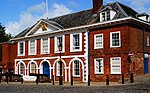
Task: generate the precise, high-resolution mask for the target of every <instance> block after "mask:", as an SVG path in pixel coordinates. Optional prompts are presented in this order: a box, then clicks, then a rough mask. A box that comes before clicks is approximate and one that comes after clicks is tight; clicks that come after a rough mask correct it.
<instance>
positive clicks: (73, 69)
mask: <svg viewBox="0 0 150 93" xmlns="http://www.w3.org/2000/svg"><path fill="white" fill-rule="evenodd" d="M75 61H78V62H79V75H75V70H74V69H75V68H74V66H75ZM72 66H73V67H72V68H73V77H80V73H81V72H80V61H79V60H74V61H73V65H72Z"/></svg>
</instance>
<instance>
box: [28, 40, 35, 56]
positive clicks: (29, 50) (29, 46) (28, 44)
mask: <svg viewBox="0 0 150 93" xmlns="http://www.w3.org/2000/svg"><path fill="white" fill-rule="evenodd" d="M31 41H34V43H35V46H34V47H35V51H34V53H31V51H30V42H31ZM36 49H37V40H29V41H28V51H29V55H36V52H37V50H36Z"/></svg>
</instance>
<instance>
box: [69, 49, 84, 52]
mask: <svg viewBox="0 0 150 93" xmlns="http://www.w3.org/2000/svg"><path fill="white" fill-rule="evenodd" d="M81 51H82V49H72V50H70V52H81Z"/></svg>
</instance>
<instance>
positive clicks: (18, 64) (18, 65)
mask: <svg viewBox="0 0 150 93" xmlns="http://www.w3.org/2000/svg"><path fill="white" fill-rule="evenodd" d="M21 63H22V64H23V65H24V68H25V69H24V70H25V75H26V64H25V63H24V62H23V61H20V62H18V63H17V68H18V67H19V72H18V71H17V72H18V74H20V64H21Z"/></svg>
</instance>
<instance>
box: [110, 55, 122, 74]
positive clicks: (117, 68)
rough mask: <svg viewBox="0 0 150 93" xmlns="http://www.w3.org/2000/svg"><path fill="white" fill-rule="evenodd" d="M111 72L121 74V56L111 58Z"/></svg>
mask: <svg viewBox="0 0 150 93" xmlns="http://www.w3.org/2000/svg"><path fill="white" fill-rule="evenodd" d="M110 64H111V74H121V57H113V58H110Z"/></svg>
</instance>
